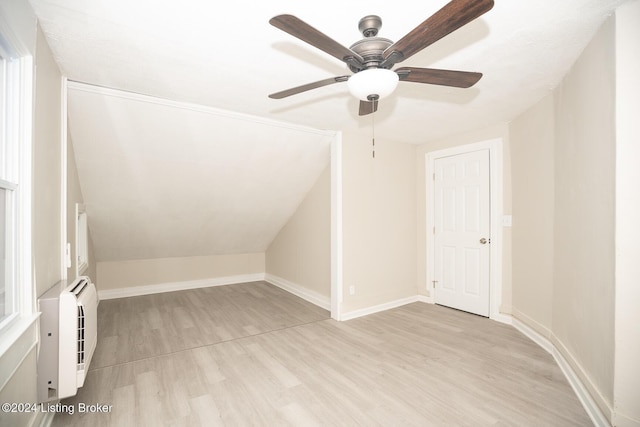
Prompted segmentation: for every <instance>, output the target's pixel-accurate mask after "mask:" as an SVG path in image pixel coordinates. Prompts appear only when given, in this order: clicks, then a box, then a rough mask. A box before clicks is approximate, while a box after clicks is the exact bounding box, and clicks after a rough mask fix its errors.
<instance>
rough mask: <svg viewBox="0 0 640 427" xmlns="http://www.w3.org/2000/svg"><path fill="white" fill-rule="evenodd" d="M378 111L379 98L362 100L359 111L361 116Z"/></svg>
mask: <svg viewBox="0 0 640 427" xmlns="http://www.w3.org/2000/svg"><path fill="white" fill-rule="evenodd" d="M376 111H378V100H375V101H360V109H359V111H358V115H359V116H366V115H367V114H371V113H375V112H376Z"/></svg>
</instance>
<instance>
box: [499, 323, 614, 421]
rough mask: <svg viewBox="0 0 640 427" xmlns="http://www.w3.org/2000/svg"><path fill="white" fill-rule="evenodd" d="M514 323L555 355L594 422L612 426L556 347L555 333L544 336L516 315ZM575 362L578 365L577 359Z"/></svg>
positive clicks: (528, 336) (519, 329)
mask: <svg viewBox="0 0 640 427" xmlns="http://www.w3.org/2000/svg"><path fill="white" fill-rule="evenodd" d="M512 324H513V327H514V328H516V329H517V330H518V331H520V332H522V333H523V334H524V335H525V336H526V337H527V338H529V339H531V340H532V341H533V342H535V343H536V344H538V345H539V346H540V347H542V348H543V349H544V350H546V351H547V352H548V353H549V354H551V355H552V356H553V358H554V360H555V361H556V363H557V364H558V366H559V367H560V370H561V371H562V373H563V374H564V376H565V377H566V379H567V381H568V382H569V385H571V388H572V389H573V391H574V392H575V394H576V396H577V397H578V400H579V401H580V403H582V406H583V407H584V409H585V411H586V412H587V415H589V418H591V421H592V422H593V424H594V425H595V426H597V427H610V426H611V423H610V422H609V420H608V419H607V417H606V416H605V415H604V414H603V413H602V411H601V410H600V406H598V403H597V402H596V401H595V399H594V398H593V396H592V395H591V393H589V390H588V388H587V386H586V385H585V384H584V383H583V382H582V380H581V379H580V376H579V375H578V374H577V373H576V371H574V369H573V367H572V364H571V363H569V362H568V361H567V359H566V358H565V356H564V355H563V354H562V353H561V352H560V350H559V349H558V348H557V347H556V344H555V342H557V343H558V344H560V341H559V340H558V339H557V338H555V337H554V336H553V334H551V337H552V338H551V339H548V338H546V337H544V336H543V335H541V334H540V333H538V332H536V331H535V330H534V329H532V328H531V327H529V326H528V325H527V324H526V323H524V322H522V321H521V320H519V319H517V318H516V317H513V319H512ZM554 338H555V339H554ZM574 364H575V365H577V363H576V362H575V361H574Z"/></svg>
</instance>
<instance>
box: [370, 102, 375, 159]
mask: <svg viewBox="0 0 640 427" xmlns="http://www.w3.org/2000/svg"><path fill="white" fill-rule="evenodd" d="M371 110H372V111H371V156H372V158H374V159H375V158H376V118H375V117H376V110H375V101H374V102H371Z"/></svg>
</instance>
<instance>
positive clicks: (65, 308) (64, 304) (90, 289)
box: [38, 276, 98, 402]
mask: <svg viewBox="0 0 640 427" xmlns="http://www.w3.org/2000/svg"><path fill="white" fill-rule="evenodd" d="M38 305H39V310H40V312H41V315H40V349H39V351H38V400H39V401H40V402H48V401H51V400H57V399H64V398H65V397H69V396H74V395H75V394H76V392H77V391H78V388H80V387H82V385H83V384H84V380H85V377H86V375H87V372H88V371H89V363H91V357H92V356H93V352H94V350H95V348H96V344H97V342H98V337H97V331H98V329H97V323H98V322H97V311H98V294H97V292H96V287H95V285H94V284H93V283H91V279H89V278H88V277H86V276H82V277H79V278H77V279H76V280H74V281H73V283H71V284H70V285H68V284H67V281H64V280H63V281H61V282H58V283H57V284H56V285H55V286H54V287H53V288H51V289H49V290H48V291H47V292H45V293H44V295H42V296H41V297H40V298H39V299H38Z"/></svg>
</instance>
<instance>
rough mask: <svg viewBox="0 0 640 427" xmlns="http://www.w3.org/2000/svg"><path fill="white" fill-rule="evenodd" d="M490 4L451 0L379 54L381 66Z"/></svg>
mask: <svg viewBox="0 0 640 427" xmlns="http://www.w3.org/2000/svg"><path fill="white" fill-rule="evenodd" d="M492 7H493V0H452V1H451V2H449V3H447V4H446V5H444V7H443V8H442V9H440V10H439V11H437V12H436V13H434V14H433V15H431V16H430V17H429V18H427V20H426V21H424V22H423V23H422V24H420V25H418V26H417V27H416V28H414V29H413V30H412V31H411V32H410V33H409V34H407V35H406V36H404V37H403V38H401V39H400V40H398V41H397V42H395V43H394V44H392V45H391V46H389V47H388V48H387V49H386V50H385V51H384V52H383V54H382V56H383V57H384V59H385V62H383V64H382V65H383V66H391V65H393V64H396V63H398V62H401V61H404V60H405V59H407V58H409V57H410V56H412V55H415V54H416V53H418V52H420V51H421V50H422V49H424V48H425V47H427V46H429V45H430V44H432V43H435V42H436V41H438V40H440V39H441V38H442V37H444V36H446V35H447V34H449V33H452V32H454V31H455V30H457V29H458V28H460V27H462V26H463V25H465V24H468V23H469V22H471V21H473V20H474V19H476V18H477V17H479V16H480V15H482V14H484V13H486V12H488V11H489V10H491V8H492Z"/></svg>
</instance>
